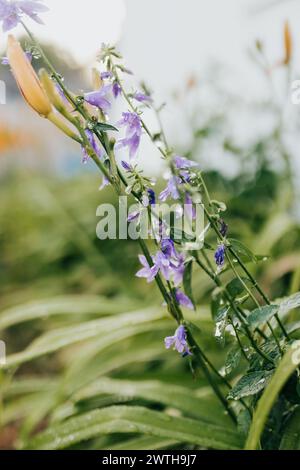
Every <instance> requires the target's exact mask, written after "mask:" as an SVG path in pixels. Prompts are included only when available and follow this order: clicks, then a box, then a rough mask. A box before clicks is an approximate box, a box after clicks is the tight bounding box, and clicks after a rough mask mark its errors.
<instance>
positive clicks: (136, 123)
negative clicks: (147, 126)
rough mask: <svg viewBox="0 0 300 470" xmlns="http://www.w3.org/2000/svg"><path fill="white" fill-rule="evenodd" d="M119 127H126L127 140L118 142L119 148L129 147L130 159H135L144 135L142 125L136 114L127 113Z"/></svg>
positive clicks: (123, 115) (124, 114) (118, 124)
mask: <svg viewBox="0 0 300 470" xmlns="http://www.w3.org/2000/svg"><path fill="white" fill-rule="evenodd" d="M117 126H120V127H125V129H126V131H125V138H124V139H120V140H119V141H118V142H117V148H120V147H128V149H129V157H130V158H134V157H135V155H136V153H137V150H138V148H139V145H140V140H141V135H142V123H141V120H140V117H139V116H138V115H137V114H136V113H130V112H126V113H123V114H122V119H121V120H120V121H119V122H118V123H117Z"/></svg>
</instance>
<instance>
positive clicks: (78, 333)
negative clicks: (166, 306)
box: [2, 309, 163, 368]
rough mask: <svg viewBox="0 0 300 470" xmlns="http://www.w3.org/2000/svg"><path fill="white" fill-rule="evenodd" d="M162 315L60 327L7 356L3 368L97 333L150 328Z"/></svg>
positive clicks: (153, 312) (150, 311)
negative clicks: (20, 350) (141, 327)
mask: <svg viewBox="0 0 300 470" xmlns="http://www.w3.org/2000/svg"><path fill="white" fill-rule="evenodd" d="M162 317H163V313H162V312H161V311H160V310H159V309H154V310H153V309H148V311H147V310H143V311H139V312H132V313H124V314H121V315H114V316H113V317H107V318H102V319H99V320H93V321H89V322H84V323H81V324H80V325H75V326H70V327H66V328H60V329H57V330H54V331H51V332H49V333H46V334H44V335H42V336H41V337H40V338H38V339H37V340H35V341H33V343H32V344H31V345H30V346H29V347H28V348H27V349H25V350H24V351H22V352H20V353H17V354H13V355H11V356H8V357H7V360H6V364H5V365H3V366H2V367H3V368H8V367H11V366H16V365H19V364H22V363H24V362H28V361H30V360H32V359H35V358H38V357H41V356H44V355H45V354H49V353H53V352H55V351H58V350H59V349H62V348H65V347H67V346H70V345H71V344H74V343H78V342H81V341H85V340H88V339H92V338H95V337H97V336H101V337H102V338H103V340H105V336H106V335H109V334H111V333H114V331H118V332H119V333H120V334H121V335H122V330H124V329H126V328H133V329H134V328H136V327H138V326H139V325H144V326H145V327H146V329H147V326H146V325H149V328H151V324H152V323H153V322H155V321H158V320H160V319H161V318H162ZM149 328H148V329H149Z"/></svg>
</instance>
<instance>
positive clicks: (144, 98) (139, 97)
mask: <svg viewBox="0 0 300 470" xmlns="http://www.w3.org/2000/svg"><path fill="white" fill-rule="evenodd" d="M133 98H134V99H135V100H136V101H138V102H139V103H143V104H151V103H152V102H153V100H152V98H151V96H149V95H145V94H144V93H139V92H137V91H136V92H135V93H134V94H133Z"/></svg>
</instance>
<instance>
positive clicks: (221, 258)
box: [215, 243, 226, 267]
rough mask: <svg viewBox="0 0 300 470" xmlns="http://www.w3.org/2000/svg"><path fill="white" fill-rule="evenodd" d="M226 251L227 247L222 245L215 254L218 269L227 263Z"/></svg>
mask: <svg viewBox="0 0 300 470" xmlns="http://www.w3.org/2000/svg"><path fill="white" fill-rule="evenodd" d="M225 251H226V247H225V245H224V244H223V243H221V244H220V245H219V246H218V248H217V250H216V252H215V261H216V264H217V266H218V267H222V266H223V265H224V263H225Z"/></svg>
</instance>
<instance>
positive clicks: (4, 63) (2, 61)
mask: <svg viewBox="0 0 300 470" xmlns="http://www.w3.org/2000/svg"><path fill="white" fill-rule="evenodd" d="M1 64H2V65H9V60H8V57H2V59H1Z"/></svg>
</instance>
